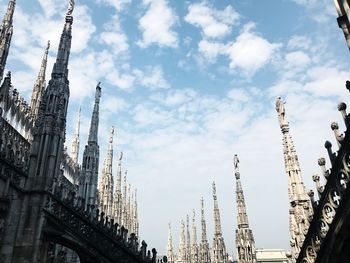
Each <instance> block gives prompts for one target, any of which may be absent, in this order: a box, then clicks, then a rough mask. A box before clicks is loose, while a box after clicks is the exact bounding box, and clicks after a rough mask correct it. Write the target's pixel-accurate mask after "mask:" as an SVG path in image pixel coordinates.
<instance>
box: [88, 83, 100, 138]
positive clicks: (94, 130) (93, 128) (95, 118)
mask: <svg viewBox="0 0 350 263" xmlns="http://www.w3.org/2000/svg"><path fill="white" fill-rule="evenodd" d="M100 98H101V83H100V82H99V83H98V84H97V86H96V93H95V105H94V110H93V112H92V117H91V124H90V131H89V139H88V143H95V144H97V143H98V123H99V109H100Z"/></svg>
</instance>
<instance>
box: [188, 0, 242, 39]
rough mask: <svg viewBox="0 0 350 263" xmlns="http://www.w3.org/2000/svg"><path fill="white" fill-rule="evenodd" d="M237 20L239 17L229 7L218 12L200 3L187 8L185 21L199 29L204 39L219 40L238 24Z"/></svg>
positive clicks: (204, 3)
mask: <svg viewBox="0 0 350 263" xmlns="http://www.w3.org/2000/svg"><path fill="white" fill-rule="evenodd" d="M239 18H240V15H239V14H238V13H237V12H236V11H235V10H234V9H233V7H232V6H230V5H228V6H227V7H226V8H225V9H224V10H222V11H220V10H217V9H215V8H213V7H210V6H209V5H208V4H207V3H206V2H201V3H196V4H192V5H190V6H189V7H188V14H187V15H186V16H185V21H186V22H188V23H190V24H192V25H194V26H196V27H200V28H201V29H202V34H203V35H204V36H205V37H208V38H220V37H224V36H227V35H228V34H229V33H230V32H231V30H232V26H234V25H236V24H237V23H238V21H239Z"/></svg>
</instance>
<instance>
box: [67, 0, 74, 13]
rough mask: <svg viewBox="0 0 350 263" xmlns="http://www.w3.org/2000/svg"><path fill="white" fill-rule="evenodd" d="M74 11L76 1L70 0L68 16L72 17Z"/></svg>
mask: <svg viewBox="0 0 350 263" xmlns="http://www.w3.org/2000/svg"><path fill="white" fill-rule="evenodd" d="M73 10H74V0H68V10H67V16H71V15H72V14H73Z"/></svg>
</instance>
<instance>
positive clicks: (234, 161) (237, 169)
mask: <svg viewBox="0 0 350 263" xmlns="http://www.w3.org/2000/svg"><path fill="white" fill-rule="evenodd" d="M238 164H239V159H238V156H237V154H235V156H234V157H233V166H234V168H235V176H236V179H239V167H238Z"/></svg>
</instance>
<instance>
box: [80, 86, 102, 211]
mask: <svg viewBox="0 0 350 263" xmlns="http://www.w3.org/2000/svg"><path fill="white" fill-rule="evenodd" d="M100 84H101V83H98V84H97V86H96V93H95V104H94V109H93V112H92V117H91V125H90V132H89V139H88V143H87V145H86V146H85V149H84V154H83V164H82V176H81V180H82V182H80V186H81V188H80V196H81V197H82V198H83V200H84V201H85V204H86V205H87V204H90V205H96V204H97V180H98V165H99V159H100V148H99V145H98V140H97V134H98V122H99V107H100V98H101V86H100Z"/></svg>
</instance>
